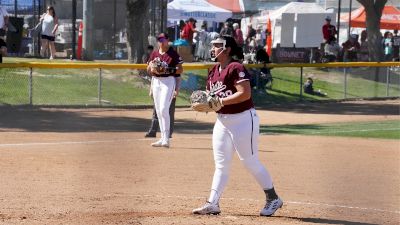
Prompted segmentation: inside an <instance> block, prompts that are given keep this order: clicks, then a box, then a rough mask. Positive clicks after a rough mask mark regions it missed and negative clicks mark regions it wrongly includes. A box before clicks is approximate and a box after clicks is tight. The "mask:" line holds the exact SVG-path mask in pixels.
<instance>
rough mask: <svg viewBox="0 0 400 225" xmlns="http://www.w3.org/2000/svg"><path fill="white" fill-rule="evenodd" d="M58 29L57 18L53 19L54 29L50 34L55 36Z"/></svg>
mask: <svg viewBox="0 0 400 225" xmlns="http://www.w3.org/2000/svg"><path fill="white" fill-rule="evenodd" d="M57 29H58V17H57V16H55V17H54V29H53V30H52V33H53V34H54V35H55V34H56V32H57Z"/></svg>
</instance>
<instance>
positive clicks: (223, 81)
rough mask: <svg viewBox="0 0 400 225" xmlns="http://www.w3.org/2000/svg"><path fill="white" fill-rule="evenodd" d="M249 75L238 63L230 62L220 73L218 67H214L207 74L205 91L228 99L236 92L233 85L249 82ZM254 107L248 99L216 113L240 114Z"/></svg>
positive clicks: (227, 106)
mask: <svg viewBox="0 0 400 225" xmlns="http://www.w3.org/2000/svg"><path fill="white" fill-rule="evenodd" d="M249 81H250V74H249V73H248V72H247V70H246V68H244V66H243V65H242V64H240V63H238V62H231V63H229V65H228V66H226V67H225V68H224V69H223V70H221V72H220V71H219V65H218V64H217V65H215V66H214V67H213V68H212V69H211V70H210V72H209V73H208V78H207V90H209V91H213V92H214V93H216V95H217V96H219V97H221V98H225V97H228V96H230V95H233V94H234V93H236V92H237V90H236V88H235V85H236V84H238V83H240V82H249ZM253 107H254V104H253V100H252V99H251V98H250V99H248V100H246V101H244V102H241V103H237V104H233V105H226V106H224V107H222V109H221V110H219V111H218V113H223V114H234V113H240V112H243V111H245V110H248V109H251V108H253Z"/></svg>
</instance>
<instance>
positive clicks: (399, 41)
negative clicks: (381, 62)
mask: <svg viewBox="0 0 400 225" xmlns="http://www.w3.org/2000/svg"><path fill="white" fill-rule="evenodd" d="M398 32H399V31H398V30H394V31H393V34H394V35H393V61H397V62H398V61H400V60H399V59H400V36H399V35H398Z"/></svg>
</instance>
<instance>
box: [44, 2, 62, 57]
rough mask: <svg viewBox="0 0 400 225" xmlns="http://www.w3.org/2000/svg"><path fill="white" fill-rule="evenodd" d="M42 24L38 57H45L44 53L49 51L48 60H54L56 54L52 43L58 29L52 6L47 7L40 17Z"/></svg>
mask: <svg viewBox="0 0 400 225" xmlns="http://www.w3.org/2000/svg"><path fill="white" fill-rule="evenodd" d="M40 22H41V23H42V36H41V38H42V41H41V45H42V47H41V50H40V55H41V56H42V57H46V52H47V51H48V49H50V59H54V57H55V54H56V47H55V45H54V41H55V39H56V37H55V34H56V31H57V29H58V18H57V16H56V12H55V11H54V7H53V6H49V7H47V12H46V13H44V14H43V15H42V16H41V17H40Z"/></svg>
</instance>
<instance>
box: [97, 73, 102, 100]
mask: <svg viewBox="0 0 400 225" xmlns="http://www.w3.org/2000/svg"><path fill="white" fill-rule="evenodd" d="M102 80H103V79H102V70H101V68H100V69H99V87H98V92H97V96H98V100H99V102H98V104H99V105H101V91H102V85H103V82H102Z"/></svg>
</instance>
